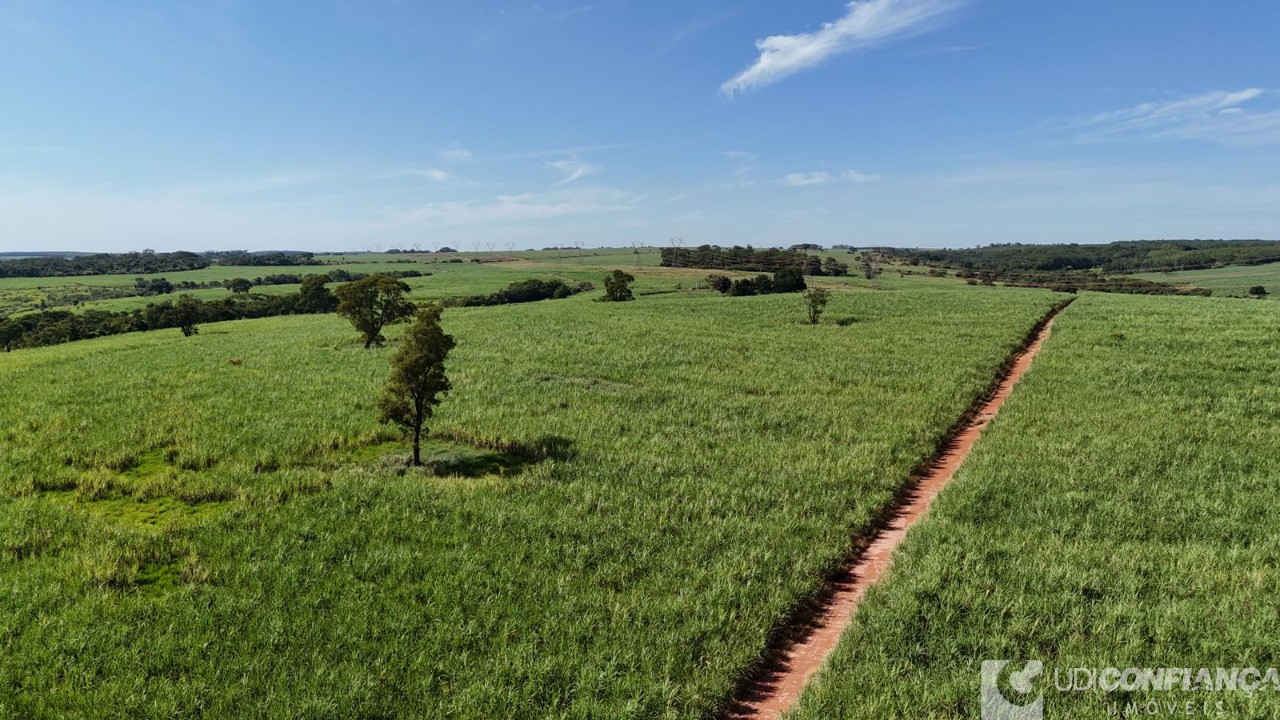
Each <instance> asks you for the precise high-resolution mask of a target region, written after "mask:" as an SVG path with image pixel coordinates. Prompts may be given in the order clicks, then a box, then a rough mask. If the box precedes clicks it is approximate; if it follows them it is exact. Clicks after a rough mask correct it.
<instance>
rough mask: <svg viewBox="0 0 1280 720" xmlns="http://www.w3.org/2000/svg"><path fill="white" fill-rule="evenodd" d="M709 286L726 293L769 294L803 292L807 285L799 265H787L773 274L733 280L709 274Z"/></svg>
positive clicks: (735, 294)
mask: <svg viewBox="0 0 1280 720" xmlns="http://www.w3.org/2000/svg"><path fill="white" fill-rule="evenodd" d="M706 282H707V287H709V288H711V289H712V290H715V291H717V292H720V293H722V294H725V295H732V296H735V297H740V296H744V295H769V294H772V293H792V292H802V291H803V290H804V289H805V288H806V287H807V286H806V284H805V281H804V274H803V273H801V271H800V268H798V267H785V268H782V269H780V270H778V271H777V272H775V273H774V274H773V276H772V277H770V276H768V275H757V276H755V277H750V278H739V279H737V280H731V279H729V278H728V277H726V276H724V275H708V276H707V280H706Z"/></svg>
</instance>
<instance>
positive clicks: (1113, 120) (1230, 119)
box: [1046, 88, 1280, 145]
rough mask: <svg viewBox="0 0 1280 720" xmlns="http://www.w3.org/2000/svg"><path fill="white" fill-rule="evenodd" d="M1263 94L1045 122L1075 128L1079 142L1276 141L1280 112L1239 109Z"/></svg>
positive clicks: (1226, 94) (1208, 96) (1222, 94)
mask: <svg viewBox="0 0 1280 720" xmlns="http://www.w3.org/2000/svg"><path fill="white" fill-rule="evenodd" d="M1265 95H1267V92H1266V91H1265V90H1262V89H1261V88H1245V89H1244V90H1236V91H1226V90H1219V91H1216V92H1210V93H1204V94H1202V95H1196V96H1192V97H1186V98H1182V99H1179V100H1169V101H1165V102H1149V103H1142V104H1140V105H1134V106H1133V107H1128V108H1124V109H1122V110H1114V111H1111V112H1105V113H1097V114H1094V115H1086V116H1083V117H1078V118H1072V119H1068V120H1061V121H1056V122H1049V123H1046V126H1047V127H1048V128H1049V129H1051V130H1076V131H1079V132H1080V133H1081V139H1084V140H1099V139H1104V138H1109V137H1125V136H1145V137H1151V138H1161V139H1177V140H1192V139H1195V140H1209V141H1213V142H1218V143H1221V144H1226V145H1258V144H1264V143H1275V142H1280V110H1275V109H1272V110H1265V111H1254V110H1251V109H1249V108H1245V107H1241V106H1242V105H1244V104H1245V103H1248V102H1251V101H1255V100H1258V99H1260V98H1263V97H1264V96H1265Z"/></svg>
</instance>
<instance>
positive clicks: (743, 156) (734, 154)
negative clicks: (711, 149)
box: [722, 150, 756, 161]
mask: <svg viewBox="0 0 1280 720" xmlns="http://www.w3.org/2000/svg"><path fill="white" fill-rule="evenodd" d="M722 154H723V155H724V156H725V157H727V158H729V159H730V160H743V161H750V160H755V159H756V154H755V153H753V152H747V151H746V150H725V151H724V153H722Z"/></svg>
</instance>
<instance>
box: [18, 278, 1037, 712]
mask: <svg viewBox="0 0 1280 720" xmlns="http://www.w3.org/2000/svg"><path fill="white" fill-rule="evenodd" d="M597 272H598V271H597ZM431 279H434V278H428V279H427V280H431ZM670 280H671V278H667V279H664V280H663V281H662V282H670ZM654 282H657V281H656V280H654ZM984 290H989V292H975V291H974V290H973V289H971V288H954V289H945V288H938V289H930V288H919V289H915V290H887V291H884V292H838V293H836V294H835V296H834V299H833V301H832V303H831V306H830V307H829V309H828V313H827V319H828V320H829V321H830V322H826V323H824V324H822V325H820V326H817V327H813V326H807V325H804V324H802V316H803V310H802V308H801V303H800V300H799V298H797V297H796V296H764V297H754V298H727V297H721V296H713V295H711V294H709V293H678V294H666V295H656V296H652V297H642V298H641V299H640V300H639V301H637V302H634V303H626V304H606V303H597V302H592V301H591V300H590V298H589V297H585V296H580V297H576V298H572V299H569V300H559V301H552V302H542V303H532V304H528V305H519V306H508V307H498V308H473V309H454V310H449V311H447V312H446V314H445V324H446V329H447V330H448V331H449V332H451V333H453V334H454V335H455V336H456V337H457V338H458V343H459V344H458V349H457V350H456V351H455V354H454V355H453V356H451V358H450V364H449V371H450V376H451V378H453V382H454V385H455V391H454V393H453V394H452V395H451V396H449V398H448V399H447V400H446V401H445V403H444V405H442V406H441V408H440V415H439V416H438V418H437V421H436V423H435V424H434V426H433V438H434V439H433V444H432V445H431V447H430V448H429V452H430V453H434V454H436V455H438V456H439V458H438V459H440V461H441V463H442V466H443V467H452V468H454V470H455V471H456V472H457V474H455V475H453V476H444V477H430V476H423V475H420V474H403V473H401V472H400V470H398V469H397V467H396V465H395V464H394V463H390V462H388V460H387V459H386V457H385V456H386V455H387V454H388V453H392V454H397V453H398V455H397V457H398V456H402V455H403V453H404V452H405V451H406V446H404V445H403V444H396V445H393V446H388V445H386V443H387V441H389V440H394V435H392V434H391V433H389V432H388V430H387V429H386V428H384V427H382V426H379V425H378V424H377V423H376V422H375V417H376V412H375V410H374V407H373V400H374V399H375V397H376V394H377V392H378V389H379V387H380V385H381V383H382V382H383V380H384V378H385V376H386V374H387V372H388V365H387V360H388V357H389V355H390V353H391V352H392V349H391V348H387V349H383V350H375V351H369V352H366V351H364V350H362V349H361V348H360V346H359V344H358V342H357V340H356V337H355V335H354V333H353V332H352V331H351V329H350V327H349V326H347V325H345V324H344V323H343V322H342V321H340V320H339V319H337V318H335V317H333V316H323V317H286V318H274V319H267V320H252V321H240V322H233V323H225V324H221V325H207V326H205V327H204V328H202V332H201V334H200V335H198V336H195V337H192V338H183V337H182V336H181V334H180V333H179V332H178V331H176V330H173V331H161V332H152V333H140V334H133V335H122V336H115V337H110V338H103V339H100V340H93V341H84V342H79V343H71V344H67V345H61V346H56V347H51V348H42V349H37V350H28V351H17V352H13V353H8V354H5V355H4V356H2V359H0V383H3V386H4V387H5V390H6V392H5V395H4V397H3V399H2V400H0V428H4V429H3V431H0V441H2V442H3V445H4V453H3V454H0V537H3V538H4V543H5V544H4V553H3V554H0V582H3V585H4V587H5V588H6V592H5V593H4V594H3V595H0V637H2V638H4V647H5V653H6V655H5V661H4V662H3V663H0V715H17V716H36V717H40V716H62V715H75V716H84V717H105V716H119V715H127V716H131V717H160V716H175V715H178V716H189V715H193V714H205V715H208V716H211V717H216V716H226V715H268V716H309V717H350V716H415V717H475V718H491V717H506V716H510V715H511V713H512V712H513V711H515V712H518V714H522V715H524V716H528V717H599V718H652V717H688V718H693V717H700V716H702V715H704V714H705V713H706V712H708V711H710V710H711V709H712V708H714V707H715V706H716V705H717V704H718V703H720V702H722V701H723V700H724V699H725V698H726V696H727V694H728V692H729V690H730V689H731V687H732V685H733V683H734V681H735V680H736V679H737V678H739V677H740V676H741V675H742V673H743V672H745V671H746V670H747V669H748V668H749V667H751V666H753V664H754V663H756V662H758V661H759V658H760V657H761V654H762V652H763V649H764V647H765V641H766V637H767V635H768V633H769V632H770V630H771V629H772V628H774V627H776V626H778V625H779V624H780V623H781V622H782V621H783V620H784V618H785V616H786V615H787V613H788V612H790V611H791V610H792V609H793V608H795V607H796V605H797V603H798V602H800V601H801V600H802V599H803V598H805V597H806V596H808V595H809V594H810V593H812V592H814V591H815V590H816V589H817V588H818V586H819V585H820V583H821V578H822V577H823V575H824V572H825V571H827V570H829V569H830V568H832V567H833V566H834V565H835V564H836V563H837V562H838V561H839V559H840V558H841V557H842V555H843V553H845V552H846V551H847V549H848V547H849V545H850V543H851V540H852V538H854V537H855V536H857V535H858V534H860V533H863V532H865V531H866V528H867V525H868V523H869V521H870V519H871V518H872V516H873V515H874V514H875V513H876V512H877V511H878V509H879V508H880V507H881V506H883V505H884V503H885V502H886V501H887V500H888V499H889V498H890V497H891V496H892V494H893V493H894V491H895V489H896V488H897V487H898V486H899V485H900V484H901V483H903V482H904V480H905V479H906V477H907V475H908V473H909V471H910V470H911V469H912V467H913V466H915V465H916V464H917V463H918V462H919V461H920V460H921V458H923V457H924V456H926V455H927V454H928V453H929V452H930V451H931V449H932V448H933V447H934V444H935V443H936V442H937V441H938V438H939V436H940V435H941V434H942V433H943V432H944V431H945V430H946V428H947V427H948V426H949V425H950V424H951V423H953V422H954V421H955V419H956V418H957V417H958V416H959V414H960V413H961V412H962V411H963V409H964V408H965V406H966V405H967V404H968V403H969V402H970V401H971V400H972V399H973V398H974V397H975V396H976V395H977V394H979V393H980V392H981V391H982V389H983V388H984V387H985V386H986V385H987V383H988V382H989V381H990V379H991V377H992V376H993V374H994V373H995V371H996V368H997V367H998V366H999V365H1000V364H1001V362H1002V361H1003V360H1004V359H1005V357H1006V356H1007V355H1008V353H1009V352H1010V350H1011V348H1012V347H1013V346H1014V345H1015V344H1016V343H1017V342H1018V340H1019V338H1020V337H1021V336H1022V335H1023V334H1024V333H1025V332H1026V331H1027V329H1028V328H1029V327H1030V326H1031V325H1032V324H1033V323H1034V322H1035V320H1036V319H1037V318H1038V317H1040V316H1041V315H1042V314H1043V313H1044V312H1045V311H1046V310H1047V309H1048V307H1049V306H1050V305H1051V304H1052V303H1053V302H1054V301H1055V300H1056V297H1055V296H1054V295H1052V294H1050V293H1045V292H1040V291H1020V290H1003V289H989V288H988V289H984ZM842 318H850V319H852V320H853V322H852V324H849V325H847V326H841V325H838V324H836V323H835V322H834V321H835V320H838V319H842ZM513 446H523V447H525V448H526V449H528V450H530V451H535V450H538V449H539V448H541V449H542V450H544V452H541V453H540V454H541V455H543V456H545V457H546V459H545V460H543V461H540V462H533V463H529V462H528V461H527V460H522V459H520V458H518V457H513V456H510V455H507V456H503V457H480V456H484V455H486V454H488V455H490V456H493V455H496V453H493V452H492V451H490V450H486V448H498V449H503V448H505V449H507V450H511V449H512V448H513ZM513 709H515V710H513Z"/></svg>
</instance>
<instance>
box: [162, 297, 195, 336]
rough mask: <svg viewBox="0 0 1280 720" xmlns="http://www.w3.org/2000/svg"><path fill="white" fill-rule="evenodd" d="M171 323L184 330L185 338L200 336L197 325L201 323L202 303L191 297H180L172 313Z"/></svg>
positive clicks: (170, 316)
mask: <svg viewBox="0 0 1280 720" xmlns="http://www.w3.org/2000/svg"><path fill="white" fill-rule="evenodd" d="M169 322H170V323H172V324H173V325H177V326H178V329H180V330H182V335H183V337H191V336H192V335H199V334H200V328H198V327H196V323H198V322H200V301H199V300H196V299H195V298H194V297H192V296H190V295H180V296H179V297H178V301H177V302H175V303H174V304H173V310H171V311H170V315H169Z"/></svg>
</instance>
